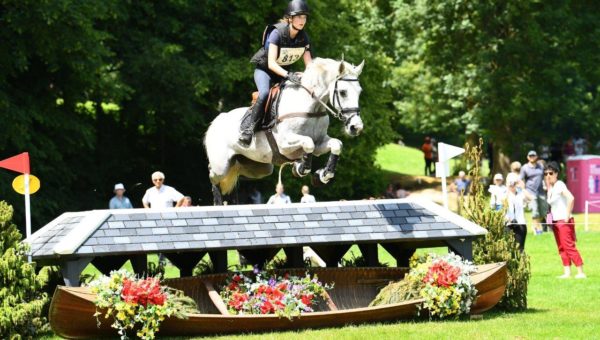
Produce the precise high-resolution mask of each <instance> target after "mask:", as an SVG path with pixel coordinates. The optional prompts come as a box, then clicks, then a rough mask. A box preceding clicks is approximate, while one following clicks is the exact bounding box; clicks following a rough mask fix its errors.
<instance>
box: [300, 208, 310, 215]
mask: <svg viewBox="0 0 600 340" xmlns="http://www.w3.org/2000/svg"><path fill="white" fill-rule="evenodd" d="M312 212H313V211H312V209H311V208H306V207H302V208H298V213H299V214H304V215H306V214H311V213H312Z"/></svg>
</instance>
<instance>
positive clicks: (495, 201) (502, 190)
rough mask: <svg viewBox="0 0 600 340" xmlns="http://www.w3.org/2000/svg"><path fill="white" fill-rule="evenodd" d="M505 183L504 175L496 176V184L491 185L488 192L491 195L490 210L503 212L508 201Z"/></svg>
mask: <svg viewBox="0 0 600 340" xmlns="http://www.w3.org/2000/svg"><path fill="white" fill-rule="evenodd" d="M507 180H508V177H507ZM503 181H504V178H502V174H495V175H494V184H492V185H490V188H489V189H488V192H489V193H490V194H491V196H490V208H492V209H493V210H496V211H497V210H502V206H503V205H504V201H505V200H506V186H505V185H504V184H502V182H503Z"/></svg>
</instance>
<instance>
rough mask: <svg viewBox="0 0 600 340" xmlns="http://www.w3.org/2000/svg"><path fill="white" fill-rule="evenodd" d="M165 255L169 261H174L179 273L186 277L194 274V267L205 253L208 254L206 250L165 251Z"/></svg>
mask: <svg viewBox="0 0 600 340" xmlns="http://www.w3.org/2000/svg"><path fill="white" fill-rule="evenodd" d="M163 255H165V256H166V257H167V258H168V259H169V261H171V263H173V264H174V265H175V266H176V267H177V268H179V275H180V276H181V277H185V276H192V272H193V271H194V267H196V265H197V264H198V262H200V260H202V258H203V257H204V255H206V251H196V252H189V253H164V254H163ZM211 260H212V258H211ZM213 265H214V263H213ZM215 269H216V268H215Z"/></svg>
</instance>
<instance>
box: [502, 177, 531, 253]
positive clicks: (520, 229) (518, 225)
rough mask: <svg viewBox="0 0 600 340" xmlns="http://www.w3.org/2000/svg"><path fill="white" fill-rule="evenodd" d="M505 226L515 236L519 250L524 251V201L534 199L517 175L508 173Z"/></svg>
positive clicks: (525, 226)
mask: <svg viewBox="0 0 600 340" xmlns="http://www.w3.org/2000/svg"><path fill="white" fill-rule="evenodd" d="M506 184H507V185H508V187H507V192H506V202H507V203H506V204H507V205H506V226H507V228H508V229H510V230H512V232H513V233H514V235H515V241H517V243H518V244H519V250H521V252H523V250H525V237H526V236H527V222H526V221H525V210H524V208H525V201H526V200H527V201H530V200H532V199H534V197H533V196H532V195H531V194H530V193H529V192H528V191H527V190H524V189H525V183H524V182H523V181H521V180H520V178H519V175H517V174H515V173H509V174H508V175H506Z"/></svg>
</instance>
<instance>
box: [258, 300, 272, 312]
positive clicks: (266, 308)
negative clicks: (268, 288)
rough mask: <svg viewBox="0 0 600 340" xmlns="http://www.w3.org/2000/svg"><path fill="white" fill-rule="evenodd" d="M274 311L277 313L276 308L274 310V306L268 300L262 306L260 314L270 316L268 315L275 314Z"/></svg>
mask: <svg viewBox="0 0 600 340" xmlns="http://www.w3.org/2000/svg"><path fill="white" fill-rule="evenodd" d="M274 311H275V308H273V305H272V304H271V302H269V301H268V300H267V301H265V303H263V304H262V306H260V312H261V313H263V314H268V313H270V312H274Z"/></svg>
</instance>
